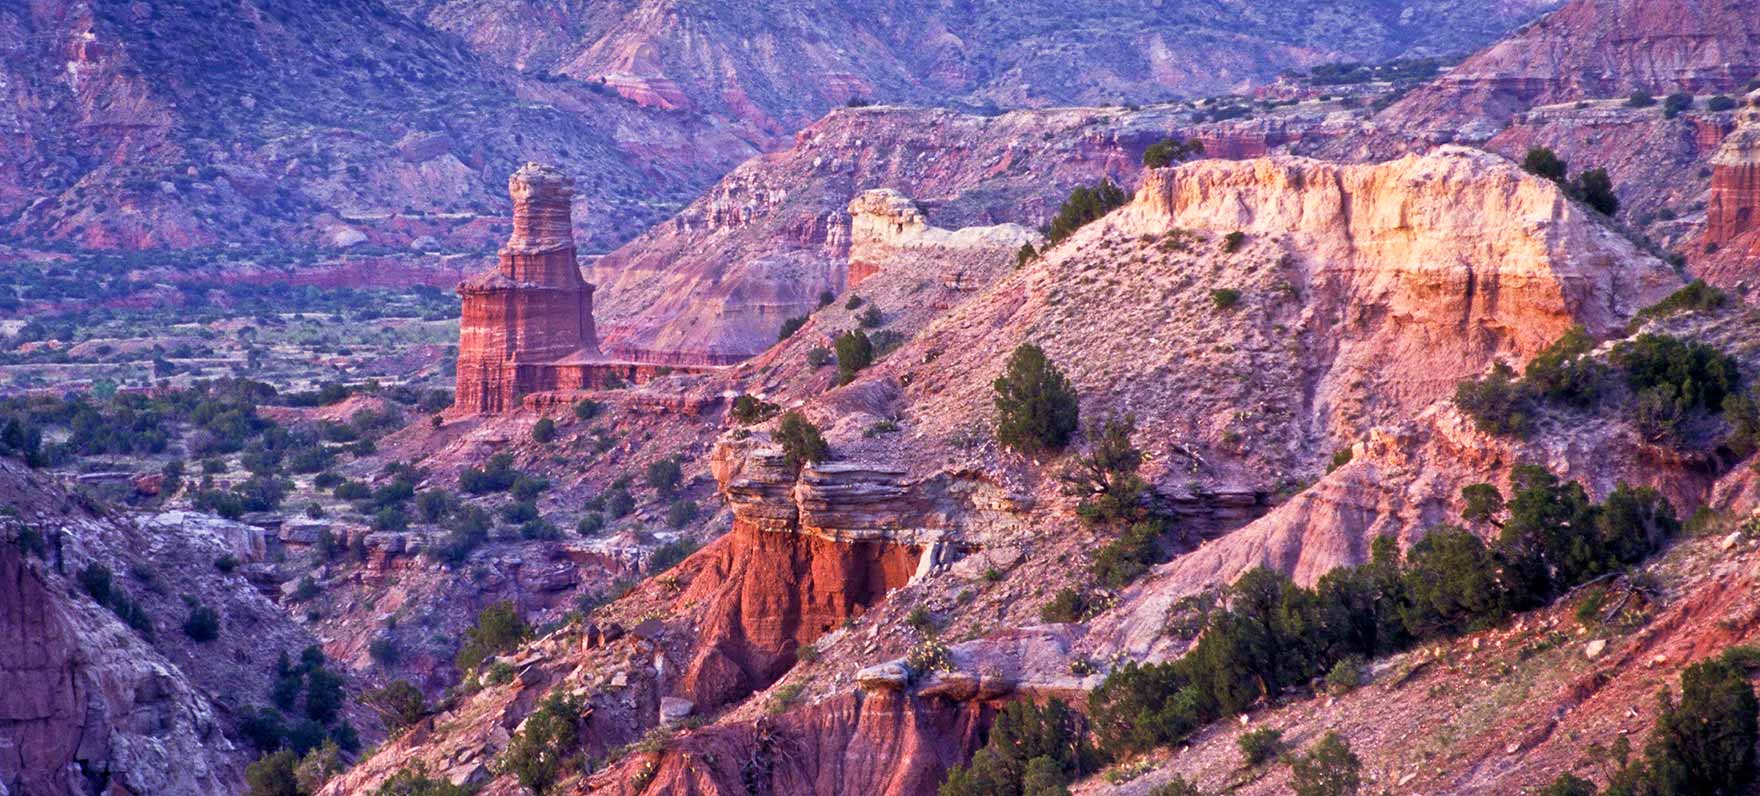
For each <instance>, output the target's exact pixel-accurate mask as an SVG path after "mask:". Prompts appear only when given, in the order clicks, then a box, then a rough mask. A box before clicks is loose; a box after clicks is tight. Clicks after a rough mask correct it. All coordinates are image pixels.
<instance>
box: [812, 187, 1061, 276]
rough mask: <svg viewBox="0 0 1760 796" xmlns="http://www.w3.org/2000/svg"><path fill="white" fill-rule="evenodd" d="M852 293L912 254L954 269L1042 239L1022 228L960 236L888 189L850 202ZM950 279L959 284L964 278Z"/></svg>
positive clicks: (990, 229)
mask: <svg viewBox="0 0 1760 796" xmlns="http://www.w3.org/2000/svg"><path fill="white" fill-rule="evenodd" d="M847 210H848V212H849V287H850V288H852V289H854V288H857V287H860V286H861V284H862V282H863V281H865V280H867V278H868V277H870V276H873V275H874V274H875V273H877V272H879V270H880V268H881V265H882V263H885V262H886V261H887V260H889V259H892V258H895V257H898V256H901V255H903V254H906V253H908V254H909V255H911V256H916V257H929V258H938V259H940V260H942V261H943V262H946V263H947V264H949V265H950V266H951V265H954V264H957V263H960V262H962V261H965V260H969V259H970V258H972V257H974V256H983V255H984V254H986V253H994V252H999V251H1000V252H1014V251H1017V250H1019V249H1020V248H1021V247H1022V246H1026V245H1034V244H1042V243H1043V242H1044V239H1043V238H1042V237H1041V236H1040V235H1038V234H1037V233H1035V232H1033V231H1032V230H1030V229H1027V228H1026V227H1023V226H1021V225H1019V224H998V225H995V226H989V227H966V228H964V229H960V230H957V231H950V230H945V229H941V228H940V227H932V226H929V220H928V219H927V218H925V217H924V216H923V211H922V210H920V209H918V208H917V205H916V203H914V202H912V201H911V200H910V198H909V197H907V196H905V195H904V194H902V193H899V192H898V191H895V190H892V189H890V188H880V189H876V190H872V191H866V192H863V193H862V194H861V195H860V196H857V197H856V198H855V199H852V200H850V203H849V207H848V208H847ZM946 278H947V279H949V280H952V281H954V282H955V283H958V282H959V281H960V278H961V276H960V273H959V272H958V271H957V270H950V271H949V272H948V273H947V274H946Z"/></svg>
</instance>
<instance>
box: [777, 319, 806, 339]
mask: <svg viewBox="0 0 1760 796" xmlns="http://www.w3.org/2000/svg"><path fill="white" fill-rule="evenodd" d="M806 325H807V316H805V315H797V316H795V317H793V318H789V319H788V320H786V321H783V322H782V328H781V329H778V330H777V332H776V342H779V343H780V342H782V341H783V340H787V339H788V338H790V337H793V336H794V333H795V332H798V331H800V330H801V327H802V326H806Z"/></svg>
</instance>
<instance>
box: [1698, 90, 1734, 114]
mask: <svg viewBox="0 0 1760 796" xmlns="http://www.w3.org/2000/svg"><path fill="white" fill-rule="evenodd" d="M1735 107H1736V101H1735V100H1734V99H1733V98H1731V97H1730V96H1729V95H1727V94H1718V95H1717V96H1714V97H1712V98H1711V99H1708V100H1706V101H1705V109H1706V110H1708V111H1711V112H1712V113H1722V112H1724V111H1727V110H1734V109H1735Z"/></svg>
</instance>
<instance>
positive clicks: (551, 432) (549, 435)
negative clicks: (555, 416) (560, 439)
mask: <svg viewBox="0 0 1760 796" xmlns="http://www.w3.org/2000/svg"><path fill="white" fill-rule="evenodd" d="M554 439H556V421H554V420H551V419H550V418H548V417H540V418H538V422H536V423H533V424H532V441H533V442H536V443H538V444H539V445H548V444H550V442H551V440H554Z"/></svg>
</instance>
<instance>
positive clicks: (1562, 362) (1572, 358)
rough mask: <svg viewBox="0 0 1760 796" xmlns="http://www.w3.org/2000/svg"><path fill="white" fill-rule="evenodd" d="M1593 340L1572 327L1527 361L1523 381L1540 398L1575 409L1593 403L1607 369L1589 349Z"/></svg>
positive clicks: (1577, 327) (1585, 333)
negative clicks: (1590, 353)
mask: <svg viewBox="0 0 1760 796" xmlns="http://www.w3.org/2000/svg"><path fill="white" fill-rule="evenodd" d="M1594 349H1595V339H1594V338H1592V337H1590V336H1589V333H1588V331H1587V330H1585V329H1584V328H1583V327H1582V326H1574V327H1571V329H1570V331H1567V332H1565V333H1564V336H1563V337H1560V338H1558V339H1557V340H1555V341H1553V343H1552V344H1551V345H1549V346H1547V347H1546V348H1545V349H1544V350H1542V351H1541V352H1540V353H1538V354H1535V355H1534V358H1533V359H1532V360H1530V361H1529V362H1528V367H1527V368H1526V369H1524V370H1523V371H1522V383H1523V386H1524V387H1526V388H1528V390H1529V391H1530V392H1531V393H1532V394H1534V395H1537V396H1539V397H1540V398H1543V399H1546V400H1548V401H1553V402H1557V403H1562V404H1567V405H1570V406H1575V407H1578V408H1587V407H1589V406H1592V405H1594V403H1595V402H1596V400H1598V399H1599V398H1600V396H1601V385H1602V382H1603V381H1604V380H1605V377H1606V374H1607V369H1606V368H1605V367H1603V366H1602V365H1601V363H1600V362H1597V361H1596V360H1595V358H1594V357H1592V356H1590V355H1589V352H1591V351H1593V350H1594Z"/></svg>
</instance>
